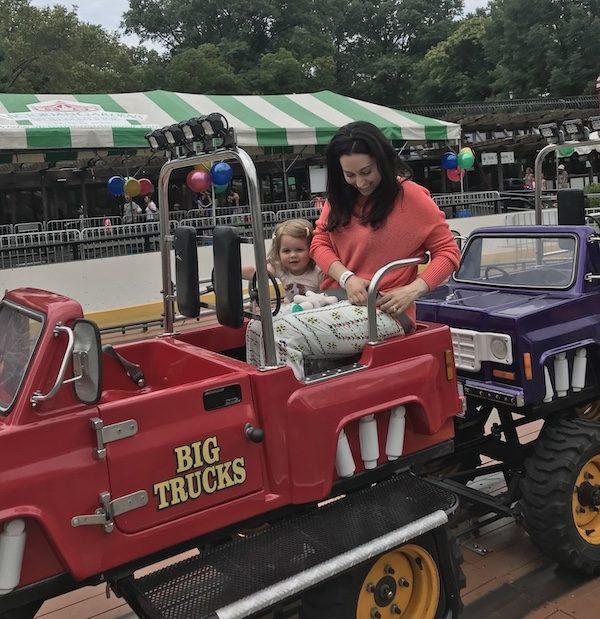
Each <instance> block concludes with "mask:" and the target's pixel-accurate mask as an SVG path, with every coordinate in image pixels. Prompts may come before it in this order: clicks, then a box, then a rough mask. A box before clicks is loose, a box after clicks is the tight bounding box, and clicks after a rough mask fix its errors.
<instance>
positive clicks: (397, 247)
mask: <svg viewBox="0 0 600 619" xmlns="http://www.w3.org/2000/svg"><path fill="white" fill-rule="evenodd" d="M364 202H365V201H364V200H363V199H361V198H359V200H358V201H357V205H356V209H357V210H358V209H361V208H362V207H363V206H364ZM329 211H330V206H329V202H325V205H324V207H323V211H322V213H321V216H320V217H319V219H318V221H317V224H316V231H315V235H314V238H313V240H312V243H311V246H310V255H311V257H312V258H313V259H314V261H315V262H316V263H317V265H318V266H319V267H320V268H321V270H322V271H323V273H325V274H326V277H325V280H324V281H323V283H322V284H321V288H323V289H326V288H336V287H338V286H339V284H338V282H336V281H335V280H334V279H332V278H331V277H330V276H329V275H327V274H328V273H329V267H330V266H331V265H332V264H333V263H334V262H336V261H337V260H339V261H340V262H341V263H342V264H343V265H344V266H345V267H346V268H347V269H349V270H350V271H353V272H354V273H355V274H356V275H358V276H359V277H362V278H364V279H369V280H370V279H371V278H372V277H373V275H374V274H375V272H376V271H377V270H378V269H380V268H381V267H382V266H383V265H385V264H387V263H388V262H392V261H393V260H400V259H402V258H412V257H417V256H419V257H420V256H423V254H424V253H425V251H429V252H431V261H430V262H429V264H428V265H427V267H426V268H425V269H424V270H423V272H422V273H420V274H419V273H418V269H417V267H416V266H415V267H407V268H402V269H396V270H394V271H391V272H390V273H388V274H387V275H386V276H385V277H384V278H383V281H382V282H381V285H380V291H381V292H385V291H387V290H390V289H392V288H397V287H399V286H406V285H407V284H410V283H411V282H413V281H414V280H415V279H416V278H417V275H418V276H419V277H420V278H421V279H422V280H423V281H425V283H426V284H427V285H428V286H429V289H430V290H433V289H434V288H435V287H436V286H438V285H439V284H441V283H442V282H444V281H445V280H446V279H447V278H448V277H449V276H450V275H451V274H452V272H453V271H454V269H456V268H457V267H458V264H459V260H460V252H459V249H458V246H457V244H456V241H455V240H454V237H453V236H452V233H451V232H450V228H449V227H448V224H447V223H446V221H445V216H444V213H443V212H442V211H440V209H439V208H438V206H437V205H436V203H435V202H434V201H433V200H432V199H431V197H430V195H429V192H428V191H427V189H425V188H424V187H421V185H418V184H417V183H414V182H412V181H405V182H403V183H402V189H401V191H400V193H399V194H398V197H397V198H396V202H395V204H394V209H393V210H392V212H391V213H390V214H389V216H388V218H387V220H386V222H385V224H384V225H383V226H381V227H380V228H378V229H377V230H374V229H373V228H372V227H371V226H369V225H363V224H361V223H360V218H359V217H356V216H352V218H351V219H350V222H349V223H348V225H347V226H345V227H343V228H338V229H337V230H334V231H333V232H326V231H325V229H324V227H325V225H326V223H327V219H328V217H329ZM406 313H407V314H408V316H409V317H410V318H411V319H412V320H413V322H414V320H415V314H416V310H415V307H414V304H413V305H412V307H409V308H408V309H407V310H406Z"/></svg>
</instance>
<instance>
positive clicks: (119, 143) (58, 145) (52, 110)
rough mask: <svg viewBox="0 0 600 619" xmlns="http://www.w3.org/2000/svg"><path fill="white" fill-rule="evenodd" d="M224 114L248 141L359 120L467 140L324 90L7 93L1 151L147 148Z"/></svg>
mask: <svg viewBox="0 0 600 619" xmlns="http://www.w3.org/2000/svg"><path fill="white" fill-rule="evenodd" d="M210 112H221V113H222V114H224V115H225V116H226V117H227V119H228V120H229V124H230V125H231V126H233V127H235V129H236V132H237V137H238V143H239V145H240V146H243V147H252V146H254V147H290V146H291V147H293V146H308V145H314V146H319V145H323V144H327V143H328V142H329V140H330V139H331V137H332V135H333V134H334V133H335V131H336V130H337V129H338V128H339V127H340V126H342V125H345V124H346V123H349V122H351V121H353V120H367V121H370V122H372V123H374V124H375V125H377V126H378V127H380V128H381V129H382V130H383V132H384V133H385V134H386V136H387V137H388V138H390V139H392V140H402V141H421V142H423V141H445V140H458V139H459V138H460V125H456V124H453V123H448V122H443V121H440V120H436V119H433V118H427V117H425V116H418V115H416V114H410V113H408V112H402V111H400V110H395V109H392V108H389V107H384V106H382V105H376V104H375V103H369V102H367V101H361V100H359V99H353V98H351V97H344V96H342V95H339V94H336V93H334V92H331V91H328V90H323V91H321V92H315V93H310V94H308V93H307V94H290V95H261V96H258V95H198V94H190V93H180V92H166V91H164V90H153V91H150V92H131V93H120V94H110V95H108V94H100V95H34V94H6V93H2V94H0V151H5V152H6V151H10V152H13V153H14V152H15V151H25V152H27V151H38V152H39V151H42V150H43V151H49V150H78V149H96V148H109V149H111V148H115V149H117V148H119V149H125V148H145V147H146V146H147V143H146V141H145V139H144V134H145V133H147V132H148V131H149V130H151V129H155V128H157V127H163V126H165V125H169V124H172V123H174V122H178V121H181V120H187V119H189V118H192V117H194V116H200V115H203V114H208V113H210Z"/></svg>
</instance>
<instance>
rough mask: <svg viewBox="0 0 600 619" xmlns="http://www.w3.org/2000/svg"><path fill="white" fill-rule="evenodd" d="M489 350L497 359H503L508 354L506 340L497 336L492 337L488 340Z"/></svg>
mask: <svg viewBox="0 0 600 619" xmlns="http://www.w3.org/2000/svg"><path fill="white" fill-rule="evenodd" d="M490 352H491V353H492V356H494V357H496V359H498V361H504V360H505V359H506V356H507V355H508V345H507V343H506V341H505V340H503V339H500V338H499V337H492V339H491V341H490Z"/></svg>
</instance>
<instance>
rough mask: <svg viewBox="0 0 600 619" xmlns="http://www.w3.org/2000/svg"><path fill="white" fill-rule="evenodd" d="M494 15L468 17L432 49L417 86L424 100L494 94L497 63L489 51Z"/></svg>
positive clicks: (474, 98) (473, 98)
mask: <svg viewBox="0 0 600 619" xmlns="http://www.w3.org/2000/svg"><path fill="white" fill-rule="evenodd" d="M489 21H490V18H489V17H486V16H485V15H475V16H472V17H469V18H467V19H465V20H464V21H463V22H461V23H460V25H459V26H458V28H456V30H455V31H454V32H453V33H452V34H451V35H450V36H449V37H448V38H447V39H445V40H444V41H442V42H441V43H438V44H437V45H436V46H435V47H433V48H432V49H430V50H429V51H428V52H427V54H425V57H424V58H423V60H422V61H421V62H420V64H419V66H418V70H417V72H416V73H417V76H419V78H420V79H419V81H418V84H417V85H416V87H415V90H416V96H417V98H418V99H419V100H421V101H481V100H484V99H486V98H487V97H489V96H490V94H491V91H490V80H489V74H490V72H491V70H492V69H493V67H492V66H491V64H490V62H489V61H488V59H487V58H486V55H485V49H484V44H485V36H486V28H487V26H488V24H489Z"/></svg>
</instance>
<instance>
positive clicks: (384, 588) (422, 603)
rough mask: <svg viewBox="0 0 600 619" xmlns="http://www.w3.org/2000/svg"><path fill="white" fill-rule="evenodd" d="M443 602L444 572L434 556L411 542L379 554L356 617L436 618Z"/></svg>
mask: <svg viewBox="0 0 600 619" xmlns="http://www.w3.org/2000/svg"><path fill="white" fill-rule="evenodd" d="M439 602H440V575H439V572H438V568H437V565H436V563H435V561H434V560H433V557H432V556H431V555H430V554H429V553H428V552H427V550H425V549H424V548H422V547H421V546H417V545H414V544H408V545H406V546H402V547H401V548H397V549H396V550H392V551H391V552H388V553H386V554H385V555H382V556H381V557H379V559H378V560H377V561H376V562H375V564H374V565H373V566H372V567H371V569H370V570H369V573H368V574H367V576H366V577H365V579H364V581H363V584H362V587H361V590H360V594H359V596H358V603H357V606H356V619H398V618H399V617H403V618H404V619H407V618H410V619H433V618H434V617H435V614H436V612H437V609H438V605H439Z"/></svg>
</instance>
